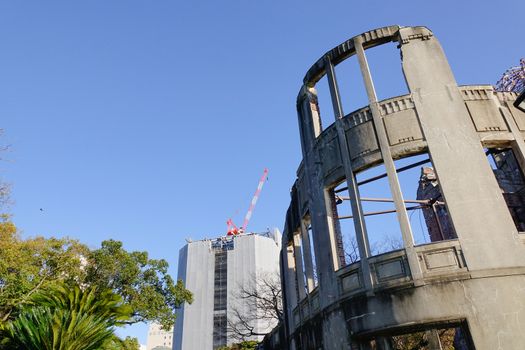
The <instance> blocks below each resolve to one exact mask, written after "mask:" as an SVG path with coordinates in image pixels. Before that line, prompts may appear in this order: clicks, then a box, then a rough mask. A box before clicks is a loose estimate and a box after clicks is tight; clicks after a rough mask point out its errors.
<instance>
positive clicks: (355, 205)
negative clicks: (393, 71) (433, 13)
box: [281, 26, 525, 350]
mask: <svg viewBox="0 0 525 350" xmlns="http://www.w3.org/2000/svg"><path fill="white" fill-rule="evenodd" d="M392 42H393V43H397V44H398V49H399V51H400V60H401V64H402V70H403V74H404V77H405V80H406V84H407V87H408V91H409V93H408V94H406V95H403V96H397V97H392V98H389V99H386V100H382V101H378V99H377V97H376V92H375V90H374V83H373V80H372V75H373V73H374V72H373V71H372V72H371V70H370V69H369V65H368V63H367V57H366V50H368V49H370V48H372V47H375V46H378V45H386V44H390V45H392ZM352 56H356V57H357V60H358V62H359V67H360V71H361V75H362V76H361V78H362V80H363V82H364V86H365V88H366V93H367V96H368V100H369V105H368V106H365V107H363V108H361V109H358V110H356V111H354V112H351V113H345V112H343V106H342V104H341V96H342V95H343V94H344V93H345V92H344V91H341V92H340V91H339V88H338V84H337V79H336V74H335V66H336V65H338V64H339V63H341V62H342V61H344V60H346V59H348V58H350V57H352ZM324 76H326V77H327V79H328V84H329V87H330V95H331V99H332V107H333V110H334V115H335V122H334V123H333V124H331V125H328V126H326V127H325V128H324V129H323V128H322V125H321V122H320V120H321V118H320V114H319V113H320V112H319V111H320V108H319V105H318V98H317V93H316V89H315V85H316V83H317V82H318V81H319V80H320V79H321V78H322V77H324ZM376 78H377V79H380V77H376ZM515 98H516V94H514V93H500V92H495V91H494V90H493V88H492V87H491V86H488V85H487V86H461V87H459V86H457V83H456V81H455V78H454V76H453V74H452V72H451V69H450V67H449V64H448V62H447V59H446V57H445V55H444V53H443V50H442V48H441V46H440V44H439V42H438V40H437V39H436V38H435V37H434V35H433V33H432V32H431V31H430V30H428V29H427V28H425V27H398V26H390V27H385V28H380V29H376V30H372V31H369V32H366V33H363V34H361V35H358V36H356V37H354V38H352V39H350V40H348V41H346V42H344V43H342V44H341V45H339V46H337V47H335V48H334V49H332V50H330V51H328V52H327V53H326V54H325V55H323V56H322V57H321V58H320V59H319V60H318V61H317V62H316V63H315V64H314V65H313V66H312V67H311V68H310V70H309V71H308V72H307V74H306V76H305V78H304V85H303V87H302V88H301V90H300V92H299V96H298V99H297V111H298V116H299V129H300V135H301V145H302V152H303V161H302V163H301V165H300V167H299V170H298V172H297V180H296V183H295V184H294V186H293V188H292V194H291V196H292V200H291V204H290V208H289V209H288V213H287V216H286V224H285V230H284V234H283V244H282V253H281V254H282V256H281V264H282V267H281V270H282V275H281V276H282V281H283V290H284V296H285V307H286V322H285V325H284V327H285V330H286V338H287V340H288V341H287V344H288V346H289V347H290V348H291V349H350V348H353V349H389V348H393V347H394V342H395V340H396V339H397V338H396V337H397V336H400V335H402V334H407V333H413V332H418V331H423V332H426V334H427V335H428V336H427V338H426V340H425V341H426V342H427V344H428V345H427V346H428V348H429V349H434V348H436V349H439V348H440V345H439V343H440V341H442V339H441V340H440V339H439V337H436V338H435V339H433V338H432V334H437V333H436V332H437V331H436V330H437V329H449V330H451V332H452V337H453V338H454V346H455V347H456V348H457V349H487V350H493V349H509V350H515V349H522V348H523V347H524V344H525V332H524V331H523V330H524V329H525V233H520V232H519V230H518V229H517V224H515V222H514V221H513V217H512V216H511V212H510V211H509V208H508V207H507V204H506V201H505V198H504V196H503V194H502V190H501V189H500V186H499V185H498V180H497V178H496V177H495V175H494V172H493V170H492V169H491V166H490V164H489V161H488V160H487V153H486V152H487V150H489V151H490V150H491V149H496V148H497V149H512V151H513V154H514V156H515V158H516V160H517V163H518V164H519V165H520V167H521V168H522V169H524V168H525V167H524V165H525V143H524V139H525V113H523V112H520V111H518V110H517V109H516V108H514V107H513V106H512V101H513V100H514V99H515ZM321 107H322V108H323V110H327V109H328V106H321ZM423 153H427V154H428V156H429V159H430V161H431V162H432V167H433V170H434V171H435V175H436V176H437V181H438V182H439V191H440V192H441V193H440V199H439V201H440V203H441V204H440V205H443V206H445V208H446V213H447V216H448V220H449V221H450V223H449V224H450V225H452V227H453V232H454V236H453V237H452V235H451V234H450V235H446V236H444V237H443V238H444V239H443V240H440V241H436V239H432V241H433V242H431V243H428V244H422V245H416V244H415V243H414V237H413V236H414V235H413V230H412V227H411V224H410V219H409V215H408V209H410V208H407V204H406V203H407V202H408V201H406V199H405V198H403V193H402V191H401V186H400V182H399V177H398V173H399V172H400V171H401V170H402V169H400V168H399V167H398V168H396V163H395V161H396V160H398V159H402V158H405V157H408V156H413V155H418V154H423ZM378 164H382V165H384V168H385V171H386V176H387V178H388V184H389V189H390V195H391V200H390V201H391V202H392V203H393V204H394V205H395V213H396V217H397V222H398V224H399V229H400V231H401V235H402V245H403V247H402V249H397V250H392V251H390V252H388V253H384V254H379V255H375V256H374V255H373V253H372V250H371V248H370V241H369V236H368V233H367V225H366V220H365V216H366V215H372V214H367V213H364V212H363V206H362V205H363V200H364V199H361V197H360V192H359V189H360V187H359V185H360V184H359V182H358V181H357V175H358V174H359V173H361V172H363V171H365V170H367V169H369V168H372V167H374V166H376V165H378ZM341 185H343V186H345V187H344V188H345V189H346V193H345V195H347V196H348V197H347V198H348V199H349V201H347V203H350V207H351V214H352V215H351V216H348V218H351V219H352V221H353V230H354V231H355V241H356V243H357V248H358V255H359V257H360V258H359V260H358V261H357V262H353V263H350V264H348V261H346V262H345V259H344V256H345V254H344V253H343V252H341V249H343V248H342V244H341V236H340V233H341V226H340V221H341V220H343V217H342V216H339V215H338V213H337V210H334V207H336V204H334V203H335V201H336V199H335V198H334V189H335V188H336V187H338V186H339V188H340V186H341ZM417 185H418V184H417V183H415V184H414V186H415V187H417ZM338 191H339V192H338V193H340V192H341V191H340V190H338ZM336 192H337V191H336ZM436 200H437V199H436V198H434V199H431V200H429V201H427V202H425V201H424V200H420V201H419V202H420V203H421V205H422V206H425V205H430V204H429V203H431V204H435V203H436V202H435V201H436ZM414 202H417V201H414ZM419 202H418V203H419ZM374 215H375V214H374ZM310 229H311V233H309V232H310ZM436 237H437V236H436ZM310 240H311V242H310ZM312 248H313V250H312ZM342 257H343V258H342ZM433 332H434V333H433ZM442 333H443V332H442Z"/></svg>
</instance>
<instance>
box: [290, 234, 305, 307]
mask: <svg viewBox="0 0 525 350" xmlns="http://www.w3.org/2000/svg"><path fill="white" fill-rule="evenodd" d="M293 251H294V257H295V273H296V275H297V291H298V296H299V301H301V300H303V299H304V298H305V297H306V285H305V281H304V280H305V278H304V266H303V252H302V249H301V237H300V235H299V234H297V233H294V235H293Z"/></svg>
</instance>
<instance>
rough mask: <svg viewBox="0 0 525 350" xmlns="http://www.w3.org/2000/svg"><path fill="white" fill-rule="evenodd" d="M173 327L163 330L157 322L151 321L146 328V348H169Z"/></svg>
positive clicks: (159, 349)
mask: <svg viewBox="0 0 525 350" xmlns="http://www.w3.org/2000/svg"><path fill="white" fill-rule="evenodd" d="M172 338H173V329H171V330H168V331H165V330H162V329H161V328H160V325H159V324H156V323H152V324H150V326H149V330H148V342H147V345H146V350H171V348H172V344H173V339H172Z"/></svg>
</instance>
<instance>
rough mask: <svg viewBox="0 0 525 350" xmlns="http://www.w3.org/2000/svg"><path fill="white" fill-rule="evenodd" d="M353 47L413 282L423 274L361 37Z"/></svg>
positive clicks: (356, 39) (356, 38) (355, 40)
mask: <svg viewBox="0 0 525 350" xmlns="http://www.w3.org/2000/svg"><path fill="white" fill-rule="evenodd" d="M354 46H355V51H356V54H357V59H358V61H359V66H360V68H361V74H362V75H363V81H364V83H365V88H366V93H367V95H368V101H369V102H370V112H371V113H372V119H373V122H374V129H375V131H376V135H377V141H378V143H379V148H380V150H381V156H382V158H383V164H384V165H385V169H386V173H387V175H388V184H389V185H390V192H391V194H392V198H393V200H394V205H395V207H396V214H397V220H398V222H399V227H400V228H401V235H402V236H403V245H404V247H405V251H406V255H407V260H408V265H409V266H410V272H411V274H412V278H413V279H414V280H419V279H421V278H422V277H423V273H422V271H421V267H420V266H419V260H418V257H417V254H416V251H415V249H414V236H413V234H412V228H411V227H410V220H409V219H408V213H407V210H406V207H405V202H404V200H403V193H402V192H401V186H400V185H399V179H398V177H397V172H396V166H395V164H394V160H393V159H392V153H391V152H390V143H389V141H388V136H387V134H386V129H385V124H384V123H383V119H382V117H381V112H380V111H379V104H378V102H377V96H376V92H375V89H374V83H373V81H372V76H371V75H370V69H369V67H368V62H367V61H366V56H365V50H364V48H363V38H362V36H357V37H355V39H354Z"/></svg>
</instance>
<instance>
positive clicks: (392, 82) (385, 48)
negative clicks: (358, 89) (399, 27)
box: [365, 43, 409, 101]
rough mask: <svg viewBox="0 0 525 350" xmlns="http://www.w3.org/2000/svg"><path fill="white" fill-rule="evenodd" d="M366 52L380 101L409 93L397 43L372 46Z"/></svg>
mask: <svg viewBox="0 0 525 350" xmlns="http://www.w3.org/2000/svg"><path fill="white" fill-rule="evenodd" d="M365 54H366V58H367V61H368V66H369V68H370V74H371V75H372V79H373V80H374V87H375V90H376V94H377V99H378V100H379V101H381V100H384V99H388V98H391V97H396V96H402V95H406V94H408V93H409V91H408V86H407V83H406V80H405V76H404V74H403V68H402V61H401V52H400V51H399V49H398V48H397V46H396V44H395V43H386V44H383V45H378V46H375V47H372V48H370V49H367V50H366V51H365Z"/></svg>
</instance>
